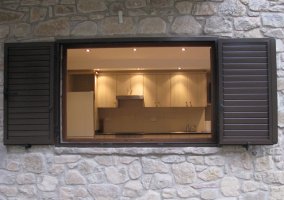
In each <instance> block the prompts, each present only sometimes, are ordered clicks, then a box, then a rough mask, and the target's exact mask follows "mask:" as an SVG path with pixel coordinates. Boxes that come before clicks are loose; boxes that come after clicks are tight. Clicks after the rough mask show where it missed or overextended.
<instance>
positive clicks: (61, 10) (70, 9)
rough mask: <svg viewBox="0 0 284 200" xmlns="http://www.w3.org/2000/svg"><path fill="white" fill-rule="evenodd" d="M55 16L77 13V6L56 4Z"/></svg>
mask: <svg viewBox="0 0 284 200" xmlns="http://www.w3.org/2000/svg"><path fill="white" fill-rule="evenodd" d="M54 13H55V16H66V15H72V14H75V13H76V7H75V6H74V5H56V6H55V7H54Z"/></svg>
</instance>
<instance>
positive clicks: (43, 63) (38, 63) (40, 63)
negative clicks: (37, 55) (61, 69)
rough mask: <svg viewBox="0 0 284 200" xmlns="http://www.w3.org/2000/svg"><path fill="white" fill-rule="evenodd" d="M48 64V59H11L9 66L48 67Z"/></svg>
mask: <svg viewBox="0 0 284 200" xmlns="http://www.w3.org/2000/svg"><path fill="white" fill-rule="evenodd" d="M48 66H49V61H35V60H30V61H24V62H23V61H20V62H17V61H14V60H13V61H11V62H10V64H9V67H11V68H13V67H48Z"/></svg>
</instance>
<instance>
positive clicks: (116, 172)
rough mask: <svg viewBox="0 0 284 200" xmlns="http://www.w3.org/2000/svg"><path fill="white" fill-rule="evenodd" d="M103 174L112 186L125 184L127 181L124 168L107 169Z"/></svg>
mask: <svg viewBox="0 0 284 200" xmlns="http://www.w3.org/2000/svg"><path fill="white" fill-rule="evenodd" d="M105 174H106V177H107V179H108V181H109V182H110V183H112V184H120V183H125V182H126V181H128V180H129V177H128V174H127V169H126V167H107V168H106V169H105Z"/></svg>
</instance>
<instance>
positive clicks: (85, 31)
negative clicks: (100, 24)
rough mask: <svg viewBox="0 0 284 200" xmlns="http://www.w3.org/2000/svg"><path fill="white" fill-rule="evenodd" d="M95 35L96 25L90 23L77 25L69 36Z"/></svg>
mask: <svg viewBox="0 0 284 200" xmlns="http://www.w3.org/2000/svg"><path fill="white" fill-rule="evenodd" d="M96 34H97V24H96V23H95V22H92V21H85V22H82V23H79V24H77V25H76V26H75V28H74V29H73V30H72V32H71V35H75V36H94V35H96Z"/></svg>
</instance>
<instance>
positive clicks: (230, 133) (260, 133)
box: [225, 130, 269, 143]
mask: <svg viewBox="0 0 284 200" xmlns="http://www.w3.org/2000/svg"><path fill="white" fill-rule="evenodd" d="M268 134H269V131H268V130H226V135H225V136H226V137H227V139H228V138H229V139H232V140H234V136H236V137H238V138H237V139H238V140H240V139H242V138H243V137H245V138H246V139H247V140H249V139H251V140H249V141H250V142H253V141H254V140H256V139H257V137H260V138H262V139H264V138H265V139H269V137H268ZM234 143H239V142H236V141H234Z"/></svg>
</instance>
